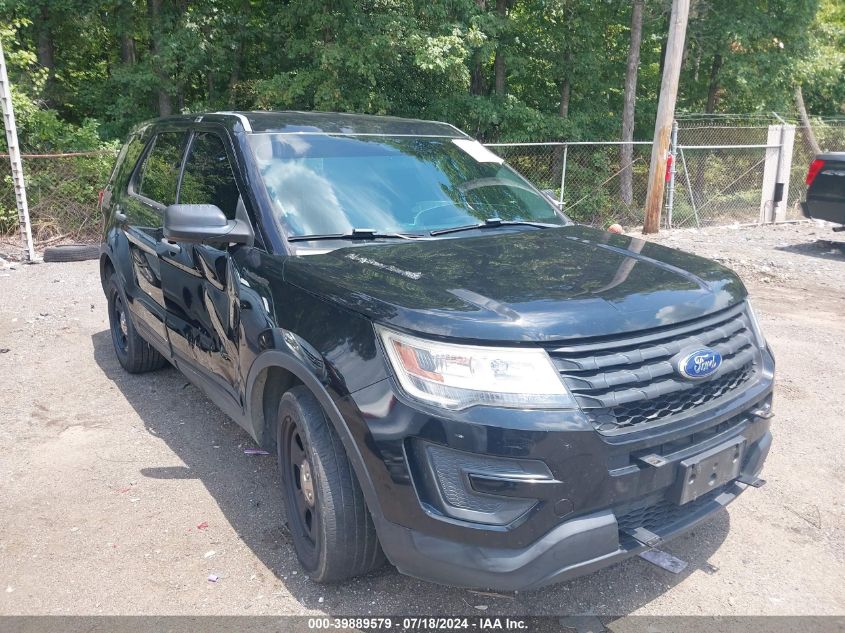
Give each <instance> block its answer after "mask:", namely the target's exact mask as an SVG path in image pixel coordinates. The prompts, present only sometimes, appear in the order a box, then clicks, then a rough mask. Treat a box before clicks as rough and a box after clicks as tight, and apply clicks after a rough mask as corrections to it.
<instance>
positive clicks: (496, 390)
mask: <svg viewBox="0 0 845 633" xmlns="http://www.w3.org/2000/svg"><path fill="white" fill-rule="evenodd" d="M376 329H377V331H378V333H379V335H380V336H381V340H382V342H383V343H384V348H385V350H386V352H387V357H388V358H389V359H390V364H391V365H392V366H393V371H394V373H395V374H396V377H397V378H398V379H399V383H400V384H401V385H402V388H403V389H404V390H405V391H406V392H407V393H408V394H409V395H410V396H412V397H414V398H417V399H419V400H423V401H425V402H430V403H432V404H436V405H438V406H441V407H445V408H447V409H466V408H467V407H471V406H473V405H478V404H480V405H487V406H494V407H515V408H547V409H563V408H567V409H568V408H573V407H575V400H574V399H573V397H572V396H571V395H570V393H569V391H568V390H567V389H566V386H565V385H564V384H563V382H562V381H561V379H560V374H558V371H557V369H556V368H555V366H554V364H552V360H551V359H550V358H549V355H548V354H546V352H545V351H544V350H542V349H513V348H497V347H479V346H475V345H454V344H451V343H439V342H437V341H429V340H426V339H421V338H417V337H415V336H408V335H406V334H400V333H399V332H394V331H392V330H388V329H386V328H383V327H379V326H376Z"/></svg>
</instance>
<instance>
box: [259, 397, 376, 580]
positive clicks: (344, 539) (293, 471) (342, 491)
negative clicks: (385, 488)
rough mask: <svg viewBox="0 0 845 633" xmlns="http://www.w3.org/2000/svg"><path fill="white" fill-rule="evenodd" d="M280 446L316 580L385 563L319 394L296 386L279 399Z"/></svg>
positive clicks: (296, 542) (296, 532) (297, 543)
mask: <svg viewBox="0 0 845 633" xmlns="http://www.w3.org/2000/svg"><path fill="white" fill-rule="evenodd" d="M276 450H277V458H278V462H279V470H280V472H281V476H282V492H283V496H284V501H285V509H286V514H287V518H288V525H289V527H290V531H291V535H292V537H293V546H294V549H295V550H296V555H297V558H298V559H299V562H300V563H301V564H302V566H303V568H304V569H305V571H306V573H307V574H308V575H309V576H310V577H311V578H312V579H313V580H315V581H317V582H332V581H338V580H345V579H347V578H352V577H353V576H359V575H361V574H365V573H367V572H369V571H371V570H373V569H375V568H377V567H379V566H381V565H382V564H383V563H384V554H383V553H382V551H381V546H380V545H379V542H378V537H377V536H376V530H375V527H374V526H373V521H372V518H371V517H370V513H369V511H368V510H367V506H366V503H365V502H364V495H363V493H362V492H361V487H360V486H359V484H358V480H357V479H356V478H355V473H354V472H353V471H352V466H351V465H350V463H349V459H348V458H347V456H346V452H345V451H344V449H343V445H342V444H341V442H340V438H339V437H338V436H337V433H336V432H335V430H334V428H332V426H331V422H330V421H329V420H328V419H326V416H325V413H324V412H323V409H322V407H321V406H320V404H319V403H318V402H317V400H316V398H315V397H314V395H313V394H312V393H311V392H310V391H309V390H308V389H307V388H306V387H303V386H298V387H294V388H293V389H291V390H290V391H288V392H287V393H285V395H284V396H282V399H281V402H280V403H279V412H278V424H277V427H276Z"/></svg>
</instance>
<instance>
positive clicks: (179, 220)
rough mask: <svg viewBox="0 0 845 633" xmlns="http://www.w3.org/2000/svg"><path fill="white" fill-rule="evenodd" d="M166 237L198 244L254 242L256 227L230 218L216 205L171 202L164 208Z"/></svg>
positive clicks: (175, 240)
mask: <svg viewBox="0 0 845 633" xmlns="http://www.w3.org/2000/svg"><path fill="white" fill-rule="evenodd" d="M164 237H165V239H168V240H173V241H174V242H194V243H198V244H252V242H253V234H252V227H250V225H249V223H248V222H246V221H244V220H240V219H235V220H227V219H226V216H225V215H224V214H223V212H222V211H221V210H220V208H219V207H218V206H216V205H213V204H171V205H170V206H169V207H167V208H166V209H165V210H164Z"/></svg>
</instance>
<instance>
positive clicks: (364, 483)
mask: <svg viewBox="0 0 845 633" xmlns="http://www.w3.org/2000/svg"><path fill="white" fill-rule="evenodd" d="M285 334H288V335H289V336H285ZM281 336H282V338H283V340H284V341H285V347H286V349H268V350H266V351H264V352H261V353H260V354H259V355H258V356H257V357H256V359H255V361H254V362H253V364H252V367H251V368H250V371H249V377H248V378H247V382H246V393H247V394H248V396H249V397H248V398H247V400H246V405H247V411H246V413H247V415H246V421H247V424H249V425H250V426H251V428H248V429H247V430H248V431H249V432H250V434H251V435H252V436H253V437H254V438H255V439H256V440H257V441H258V442H259V444H263V440H264V437H263V436H264V432H265V421H264V415H263V412H262V411H261V410H260V408H261V404H262V398H261V397H260V396H261V394H259V393H257V391H256V390H258V389H263V384H259V380H260V379H261V378H262V377H263V376H266V372H265V370H269V369H271V368H274V367H276V368H279V369H282V370H285V371H286V372H289V373H290V374H291V375H292V376H293V377H295V378H296V379H297V380H299V381H300V382H301V383H302V384H303V385H305V386H306V387H307V388H308V389H309V390H310V391H311V393H313V394H314V396H315V397H316V398H317V401H318V402H319V403H320V406H322V407H323V411H324V412H325V413H326V417H327V418H328V419H329V421H330V422H331V424H332V426H333V427H334V430H335V431H336V432H337V435H338V437H340V440H341V442H342V443H343V448H344V449H345V450H346V455H347V457H348V458H349V462H350V463H351V464H352V468H353V469H354V471H355V475H356V476H357V478H358V482H359V484H360V485H361V489H362V491H363V493H364V498H365V499H366V501H367V506H368V507H369V509H370V512H371V514H373V515H376V516H381V514H380V504H379V501H378V497H377V496H376V492H375V486H374V485H373V481H372V478H371V477H370V474H369V471H368V470H367V468H366V467H365V465H364V457H363V455H362V454H361V450H360V448H359V445H358V442H357V441H356V440H355V437H354V436H353V434H352V431H351V429H350V428H349V426H348V425H347V423H346V421H345V420H344V417H343V415H342V414H341V412H340V410H339V409H338V406H337V403H336V402H335V399H334V398H333V397H332V395H331V394H330V393H329V390H328V388H327V387H326V385H325V384H324V382H323V381H321V379H320V377H318V373H315V371H314V369H313V366H314V363H313V362H310V361H311V359H310V358H309V359H308V360H309V363H308V364H306V363H305V362H304V361H303V360H302V359H300V358H298V357H297V356H296V355H295V353H294V351H293V350H291V345H290V342H293V341H294V340H298V337H296V338H294V339H292V338H291V336H293V337H295V335H292V334H290V333H287V332H284V331H282V332H281ZM306 358H307V356H306ZM309 365H311V367H309ZM322 378H323V380H325V375H324V376H322ZM256 407H257V408H258V409H259V410H258V411H256Z"/></svg>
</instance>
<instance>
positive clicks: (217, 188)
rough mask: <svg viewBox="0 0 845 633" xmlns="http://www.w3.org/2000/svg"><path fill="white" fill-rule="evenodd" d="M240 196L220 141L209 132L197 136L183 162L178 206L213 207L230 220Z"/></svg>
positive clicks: (233, 217)
mask: <svg viewBox="0 0 845 633" xmlns="http://www.w3.org/2000/svg"><path fill="white" fill-rule="evenodd" d="M239 195H240V194H239V192H238V186H237V185H236V184H235V175H234V173H233V171H232V166H231V164H230V163H229V157H228V156H227V155H226V147H225V146H224V145H223V139H221V138H220V137H219V136H217V135H216V134H214V133H211V132H200V133H199V134H197V135H196V136H195V137H194V141H193V143H191V149H190V150H189V152H188V158H187V160H186V161H185V172H184V174H183V175H182V186H181V187H180V189H179V204H215V205H217V206H218V207H220V210H221V211H223V213H225V214H226V218H227V219H229V220H233V219H235V210H236V209H237V206H238V196H239Z"/></svg>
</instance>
